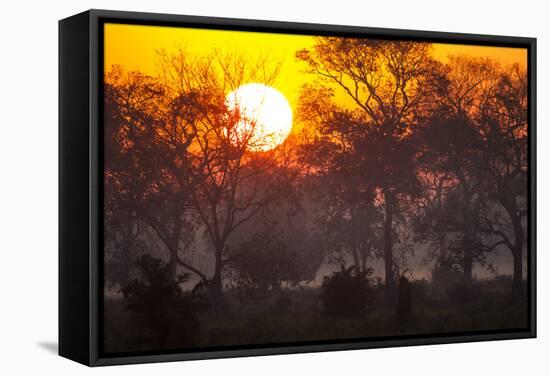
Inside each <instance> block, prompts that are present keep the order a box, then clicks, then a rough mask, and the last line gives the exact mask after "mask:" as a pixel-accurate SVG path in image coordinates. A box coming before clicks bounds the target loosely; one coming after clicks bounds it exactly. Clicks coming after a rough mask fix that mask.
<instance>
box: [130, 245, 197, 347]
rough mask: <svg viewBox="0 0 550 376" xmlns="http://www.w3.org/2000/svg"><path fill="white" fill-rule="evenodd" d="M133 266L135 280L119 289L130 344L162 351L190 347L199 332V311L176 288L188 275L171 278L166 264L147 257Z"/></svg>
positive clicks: (192, 302)
mask: <svg viewBox="0 0 550 376" xmlns="http://www.w3.org/2000/svg"><path fill="white" fill-rule="evenodd" d="M135 264H136V267H137V275H136V278H134V279H132V280H130V282H129V283H128V284H127V285H126V286H124V287H123V288H122V294H123V297H124V301H125V303H126V310H127V311H129V313H130V317H131V323H130V324H131V328H132V329H133V330H134V333H133V334H134V336H133V337H135V338H134V340H136V341H139V342H142V343H145V344H150V343H155V344H156V346H158V347H159V348H163V349H166V348H174V349H175V348H185V347H189V346H193V345H194V344H195V343H196V341H197V339H198V336H199V332H200V322H199V320H198V318H197V311H198V310H199V309H201V308H202V307H201V304H200V303H199V302H198V301H197V299H195V298H194V296H193V295H192V294H191V293H188V292H184V291H182V289H181V288H180V284H181V283H184V282H186V281H188V280H189V274H180V275H177V276H176V278H173V274H172V273H170V271H169V268H170V267H169V265H168V264H166V263H164V262H163V261H162V260H160V259H157V258H154V257H151V256H149V255H144V256H141V257H140V258H138V260H137V261H136V262H135Z"/></svg>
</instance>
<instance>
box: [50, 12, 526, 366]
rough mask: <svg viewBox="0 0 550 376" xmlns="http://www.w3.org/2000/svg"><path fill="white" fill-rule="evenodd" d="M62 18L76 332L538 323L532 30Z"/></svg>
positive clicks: (63, 143)
mask: <svg viewBox="0 0 550 376" xmlns="http://www.w3.org/2000/svg"><path fill="white" fill-rule="evenodd" d="M59 25H60V33H59V38H60V39H59V52H60V60H59V61H60V65H59V74H60V75H59V77H60V86H59V87H60V96H59V100H60V112H59V113H60V122H59V123H60V200H59V201H60V248H59V250H60V254H59V262H60V275H59V297H60V306H59V320H60V321H59V352H60V354H61V355H62V356H65V357H68V358H70V359H73V360H76V361H78V362H81V363H84V364H87V365H93V366H95V365H111V364H122V363H139V362H158V361H169V360H186V359H204V358H213V357H232V356H248V355H264V354H281V353H296V352H309V351H327V350H344V349H364V348H372V347H386V346H405V345H419V344H434V343H451V342H465V341H481V340H497V339H513V338H530V337H534V336H535V335H536V330H535V311H536V310H535V271H536V263H535V256H536V255H535V177H536V175H535V120H536V119H535V114H536V112H535V102H536V101H535V95H536V89H535V82H536V81H535V73H536V70H535V61H536V58H535V39H531V38H519V37H500V36H484V35H470V34H450V33H439V32H422V31H406V30H389V29H372V28H363V27H350V26H328V25H314V24H297V23H284V22H268V21H254V20H234V19H222V18H206V17H195V16H192V17H191V16H177V15H161V14H145V13H131V12H114V11H104V10H91V11H87V12H84V13H81V14H79V15H75V16H73V17H70V18H67V19H65V20H62V21H60V24H59Z"/></svg>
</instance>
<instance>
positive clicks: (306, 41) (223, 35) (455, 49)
mask: <svg viewBox="0 0 550 376" xmlns="http://www.w3.org/2000/svg"><path fill="white" fill-rule="evenodd" d="M104 36H105V38H104V40H105V42H104V44H105V54H104V56H105V70H106V71H108V70H109V69H110V67H111V66H112V65H114V64H119V65H121V66H122V67H124V68H125V69H126V70H139V71H141V72H143V73H145V74H149V75H155V74H156V62H157V56H156V51H158V50H160V49H165V50H166V51H168V52H169V51H170V50H173V49H174V48H175V47H176V46H178V45H181V46H184V47H185V49H186V50H187V51H188V52H190V53H192V54H197V55H205V54H207V53H208V52H210V51H212V49H214V48H217V49H220V50H223V49H227V48H228V47H230V48H231V49H234V50H236V51H238V52H239V53H241V54H243V55H244V56H250V58H251V59H253V58H254V57H255V56H258V54H259V53H269V54H270V56H272V57H273V59H274V60H277V61H281V62H282V67H281V71H280V74H279V75H278V77H277V79H276V81H275V82H274V84H273V86H274V87H275V88H276V89H278V90H279V91H281V92H282V93H283V94H284V95H285V96H286V97H287V99H288V101H289V102H290V104H291V106H292V107H293V108H295V107H296V102H297V98H298V92H299V89H300V88H301V86H302V85H303V84H304V83H306V82H309V81H311V80H312V79H313V77H312V76H311V75H309V74H307V73H304V71H303V69H304V65H303V64H302V63H300V62H298V61H297V60H296V58H295V53H296V51H297V50H299V49H303V48H309V47H312V46H313V42H314V39H313V37H311V36H305V35H289V34H271V33H253V32H243V31H226V30H206V29H191V28H181V27H167V26H143V25H124V24H106V25H105V33H104ZM433 54H434V57H435V58H437V59H440V60H445V58H446V56H448V55H451V54H468V55H472V56H487V57H491V58H494V59H497V60H499V61H501V62H502V63H504V64H510V63H516V62H517V63H520V64H522V65H523V66H526V64H527V49H521V48H503V47H485V46H471V45H456V44H434V49H433Z"/></svg>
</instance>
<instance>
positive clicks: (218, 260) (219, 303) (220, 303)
mask: <svg viewBox="0 0 550 376" xmlns="http://www.w3.org/2000/svg"><path fill="white" fill-rule="evenodd" d="M214 247H215V265H214V275H213V276H212V279H211V280H210V284H209V288H208V291H209V294H210V302H211V304H212V309H213V312H214V313H215V314H216V315H220V314H222V313H223V312H224V308H225V304H224V300H223V294H222V290H223V286H222V269H223V265H222V254H223V249H224V247H225V244H223V243H221V242H220V243H218V244H215V246H214Z"/></svg>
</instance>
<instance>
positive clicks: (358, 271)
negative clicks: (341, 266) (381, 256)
mask: <svg viewBox="0 0 550 376" xmlns="http://www.w3.org/2000/svg"><path fill="white" fill-rule="evenodd" d="M351 254H352V256H353V270H354V271H355V275H359V274H361V266H360V261H359V254H358V253H357V251H356V250H355V249H353V250H352V251H351Z"/></svg>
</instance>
